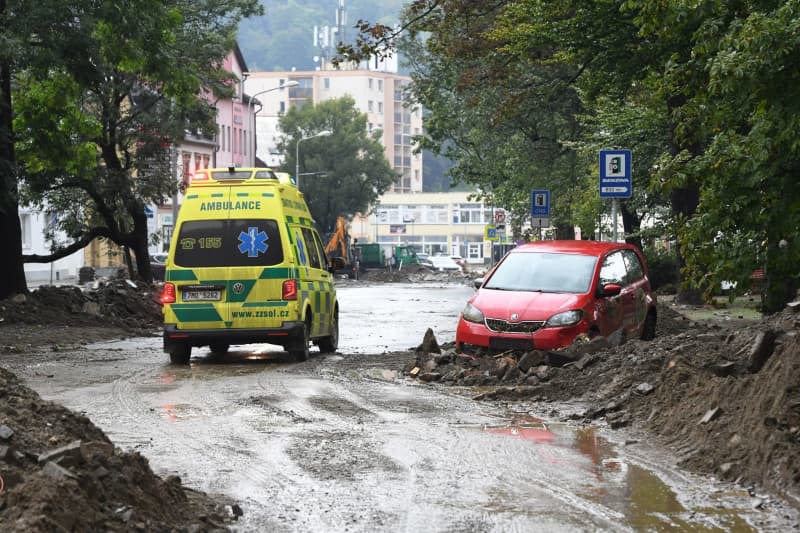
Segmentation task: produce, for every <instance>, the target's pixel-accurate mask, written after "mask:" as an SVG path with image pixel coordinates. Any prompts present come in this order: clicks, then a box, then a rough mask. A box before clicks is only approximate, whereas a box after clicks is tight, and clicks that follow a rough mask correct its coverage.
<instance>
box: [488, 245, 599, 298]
mask: <svg viewBox="0 0 800 533" xmlns="http://www.w3.org/2000/svg"><path fill="white" fill-rule="evenodd" d="M596 263H597V257H595V256H593V255H578V254H559V253H541V252H515V253H510V254H508V255H507V256H506V258H505V259H504V260H503V262H502V263H500V264H499V265H498V266H497V269H496V270H495V271H494V273H493V274H492V277H491V278H489V281H487V282H486V284H485V285H484V286H483V288H484V289H495V290H501V291H531V292H568V293H575V294H582V293H585V292H588V291H589V286H590V285H591V282H592V273H593V272H594V267H595V264H596Z"/></svg>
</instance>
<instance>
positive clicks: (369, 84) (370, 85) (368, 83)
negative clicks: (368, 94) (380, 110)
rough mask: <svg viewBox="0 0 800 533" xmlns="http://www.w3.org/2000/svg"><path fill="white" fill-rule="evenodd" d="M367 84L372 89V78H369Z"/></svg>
mask: <svg viewBox="0 0 800 533" xmlns="http://www.w3.org/2000/svg"><path fill="white" fill-rule="evenodd" d="M367 85H368V86H369V88H370V89H372V78H370V79H369V80H368V81H367Z"/></svg>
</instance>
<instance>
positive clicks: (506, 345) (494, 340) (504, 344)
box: [489, 337, 533, 351]
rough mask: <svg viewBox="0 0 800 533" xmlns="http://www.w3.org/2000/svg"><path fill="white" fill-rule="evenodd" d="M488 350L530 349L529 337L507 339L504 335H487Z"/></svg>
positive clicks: (531, 343) (531, 347)
mask: <svg viewBox="0 0 800 533" xmlns="http://www.w3.org/2000/svg"><path fill="white" fill-rule="evenodd" d="M489 349H490V350H525V351H528V350H532V349H533V341H532V340H531V339H508V338H505V337H489Z"/></svg>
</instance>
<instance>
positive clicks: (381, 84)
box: [378, 80, 383, 92]
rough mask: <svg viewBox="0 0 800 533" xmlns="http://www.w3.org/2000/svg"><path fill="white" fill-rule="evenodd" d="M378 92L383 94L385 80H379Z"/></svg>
mask: <svg viewBox="0 0 800 533" xmlns="http://www.w3.org/2000/svg"><path fill="white" fill-rule="evenodd" d="M378 90H379V91H380V92H383V80H378Z"/></svg>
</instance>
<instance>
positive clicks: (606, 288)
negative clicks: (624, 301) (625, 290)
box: [600, 283, 622, 296]
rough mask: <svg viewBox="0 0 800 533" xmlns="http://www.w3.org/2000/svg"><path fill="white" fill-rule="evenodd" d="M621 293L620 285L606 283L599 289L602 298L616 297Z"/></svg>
mask: <svg viewBox="0 0 800 533" xmlns="http://www.w3.org/2000/svg"><path fill="white" fill-rule="evenodd" d="M621 291H622V285H620V284H618V283H607V284H606V285H603V288H602V289H601V291H600V292H601V293H602V295H603V296H616V295H617V294H619V293H620V292H621Z"/></svg>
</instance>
